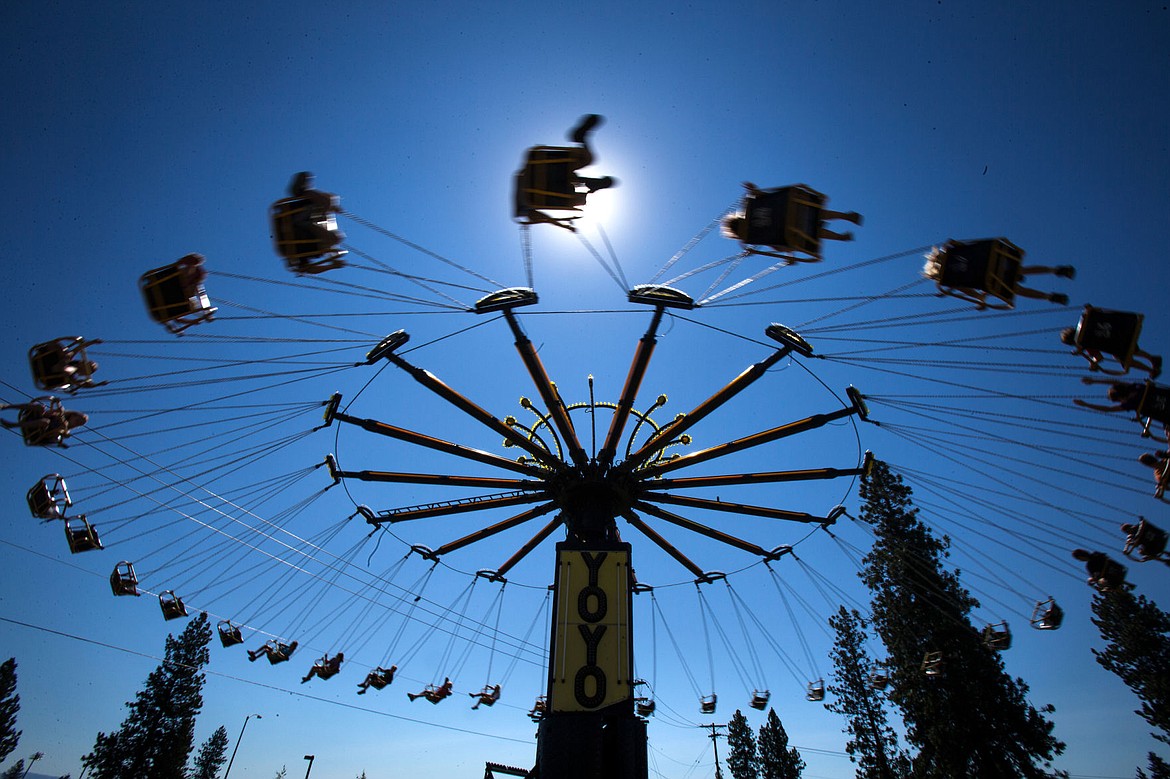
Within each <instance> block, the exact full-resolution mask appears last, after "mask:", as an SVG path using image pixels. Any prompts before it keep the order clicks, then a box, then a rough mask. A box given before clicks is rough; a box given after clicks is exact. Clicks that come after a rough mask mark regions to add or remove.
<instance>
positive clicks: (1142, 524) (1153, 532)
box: [1122, 468, 1170, 563]
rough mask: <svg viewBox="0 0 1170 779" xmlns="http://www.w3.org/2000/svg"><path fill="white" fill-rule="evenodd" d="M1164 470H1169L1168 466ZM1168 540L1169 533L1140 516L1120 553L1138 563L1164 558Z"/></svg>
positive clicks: (1169, 538)
mask: <svg viewBox="0 0 1170 779" xmlns="http://www.w3.org/2000/svg"><path fill="white" fill-rule="evenodd" d="M1166 470H1167V471H1170V468H1167V469H1166ZM1163 478H1165V477H1163ZM1168 541H1170V535H1167V533H1166V531H1165V530H1163V529H1161V528H1160V527H1157V526H1155V525H1153V524H1152V523H1150V522H1149V521H1148V520H1147V519H1146V518H1145V517H1141V518H1140V519H1139V520H1138V525H1137V529H1136V530H1135V531H1134V533H1133V534H1132V535H1130V536H1129V537H1128V538H1127V539H1126V541H1125V548H1124V549H1123V550H1122V554H1124V555H1125V556H1126V557H1128V558H1129V559H1131V560H1135V561H1137V562H1139V563H1147V562H1149V561H1150V560H1164V559H1165V558H1166V545H1167V542H1168Z"/></svg>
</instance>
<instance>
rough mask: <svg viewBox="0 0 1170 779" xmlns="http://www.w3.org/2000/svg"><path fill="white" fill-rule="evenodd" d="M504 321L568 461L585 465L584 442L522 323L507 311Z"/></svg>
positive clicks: (586, 460)
mask: <svg viewBox="0 0 1170 779" xmlns="http://www.w3.org/2000/svg"><path fill="white" fill-rule="evenodd" d="M504 319H506V320H507V322H508V326H509V327H511V328H512V335H513V336H515V338H516V351H517V352H519V353H520V359H521V360H522V361H523V362H524V367H525V368H527V369H528V375H529V376H531V377H532V383H533V384H534V385H536V391H537V392H539V393H540V399H541V401H542V402H543V403H544V407H545V408H547V409H548V414H549V416H550V417H551V418H552V421H553V424H554V425H555V426H556V429H557V432H559V433H560V434H561V438H562V439H563V440H564V442H565V447H566V448H567V449H568V450H569V458H570V459H572V461H573V464H574V465H578V466H580V465H584V464H585V463H586V462H588V459H589V458H588V457H587V456H586V454H585V449H584V448H583V447H582V446H581V442H580V441H579V440H578V439H577V431H576V429H575V428H574V427H573V422H572V420H571V419H569V413H568V412H567V411H566V410H565V404H564V403H562V402H561V399H560V397H559V396H558V395H557V391H556V388H554V387H553V383H552V379H550V378H549V377H548V373H547V372H546V371H545V370H544V363H542V362H541V361H540V355H538V354H537V353H536V348H535V347H534V346H533V345H532V341H530V340H529V339H528V336H527V335H525V334H524V331H523V330H522V329H521V327H520V323H519V322H518V321H517V320H516V315H515V314H513V313H512V312H511V311H510V310H509V311H505V312H504Z"/></svg>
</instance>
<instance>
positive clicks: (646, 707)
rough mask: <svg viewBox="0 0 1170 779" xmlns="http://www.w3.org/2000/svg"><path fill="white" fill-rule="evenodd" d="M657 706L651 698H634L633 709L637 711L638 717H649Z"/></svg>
mask: <svg viewBox="0 0 1170 779" xmlns="http://www.w3.org/2000/svg"><path fill="white" fill-rule="evenodd" d="M656 708H657V706H656V705H655V703H654V699H653V698H635V699H634V709H635V710H636V711H637V712H638V716H639V717H650V716H653V715H654V709H656Z"/></svg>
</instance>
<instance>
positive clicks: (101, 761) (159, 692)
mask: <svg viewBox="0 0 1170 779" xmlns="http://www.w3.org/2000/svg"><path fill="white" fill-rule="evenodd" d="M210 641H211V626H210V624H209V622H208V619H207V614H206V613H202V614H200V615H199V616H198V617H196V618H195V619H193V620H191V622H190V623H188V625H187V627H186V628H185V629H184V630H183V632H182V633H181V634H179V637H178V638H175V637H174V636H173V635H170V636H167V642H166V654H165V656H164V659H163V662H162V664H161V665H159V667H158V668H156V669H155V670H154V671H152V672H151V674H150V676H148V677H147V678H146V683H145V684H144V685H143V688H142V689H141V690H139V692H138V694H137V695H136V696H135V699H134V700H133V701H131V702H128V703H127V704H126V706H127V707H128V708H129V709H130V713H129V714H128V715H127V716H126V719H125V720H124V721H123V722H122V726H121V728H119V729H118V730H117V731H115V732H113V733H109V734H107V733H98V735H97V739H96V741H95V742H94V747H93V751H92V752H90V753H89V754H88V755H86V756H85V757H83V758H82V763H83V764H84V765H85V766H87V767H88V768H89V769H90V773H89V774H88V775H89V776H90V777H92V779H182V777H183V776H184V775H185V773H186V770H185V769H186V764H187V756H188V755H189V754H190V753H191V749H192V747H193V745H194V739H195V718H196V716H198V714H199V711H200V709H202V708H203V680H204V675H203V666H205V665H206V664H207V662H208V660H209V659H210V655H209V653H208V650H207V645H208V643H209V642H210Z"/></svg>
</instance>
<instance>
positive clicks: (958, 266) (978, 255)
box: [936, 238, 1024, 309]
mask: <svg viewBox="0 0 1170 779" xmlns="http://www.w3.org/2000/svg"><path fill="white" fill-rule="evenodd" d="M937 259H938V261H939V262H940V263H941V264H942V271H941V273H940V275H939V277H938V279H937V280H936V281H937V282H938V286H939V287H940V288H942V289H944V291H945V289H947V288H949V289H966V290H973V291H974V292H975V293H976V294H977V295H979V296H980V297H981V298H982V299H983V300H984V301H986V296H988V295H990V296H991V297H993V298H996V299H997V300H1000V301H1002V305H988V308H1001V309H1008V308H1015V305H1016V285H1017V284H1018V282H1019V280H1020V268H1021V267H1023V264H1024V250H1023V249H1021V248H1020V247H1018V246H1016V245H1015V244H1013V243H1012V242H1011V241H1009V240H1007V239H1006V238H984V239H981V240H977V241H955V240H950V241H947V243H946V244H945V245H944V246H943V248H942V251H941V252H940V253H939V255H938V258H937Z"/></svg>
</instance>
